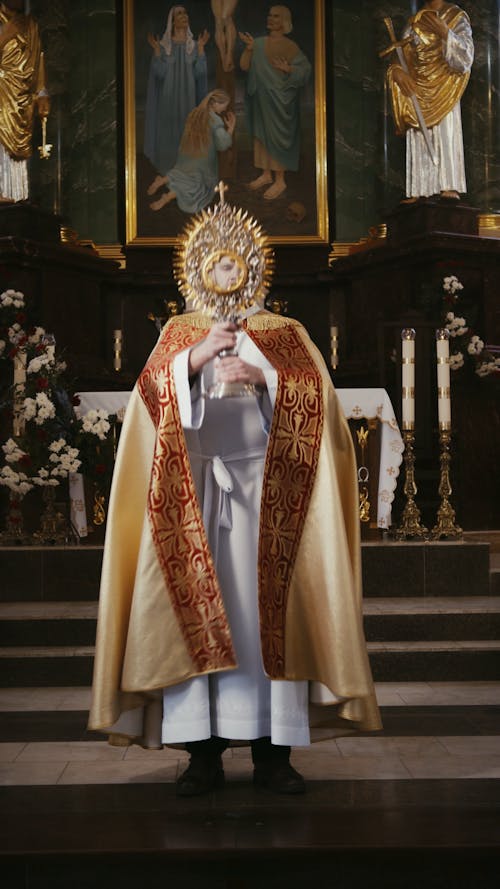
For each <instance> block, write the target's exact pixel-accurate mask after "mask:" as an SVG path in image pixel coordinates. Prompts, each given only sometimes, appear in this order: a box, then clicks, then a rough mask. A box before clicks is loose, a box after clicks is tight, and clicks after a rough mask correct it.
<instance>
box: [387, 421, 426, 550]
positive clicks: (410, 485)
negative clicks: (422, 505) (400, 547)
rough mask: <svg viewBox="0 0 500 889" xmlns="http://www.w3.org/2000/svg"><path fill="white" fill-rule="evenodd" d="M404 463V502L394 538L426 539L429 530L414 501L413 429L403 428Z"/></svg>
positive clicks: (415, 490) (415, 491) (415, 488)
mask: <svg viewBox="0 0 500 889" xmlns="http://www.w3.org/2000/svg"><path fill="white" fill-rule="evenodd" d="M403 441H404V445H405V449H404V454H403V457H404V464H405V484H404V489H403V490H404V493H405V496H406V504H405V508H404V510H403V515H402V516H401V523H400V524H399V526H398V527H397V528H395V530H394V531H393V532H392V534H393V536H394V537H395V538H396V540H406V539H408V538H409V537H419V538H423V539H427V537H428V536H429V532H428V530H427V528H426V527H425V526H424V525H422V524H421V522H420V510H419V508H418V506H417V504H416V503H415V495H416V493H417V486H416V484H415V455H414V452H413V444H414V441H415V434H414V432H413V429H404V428H403Z"/></svg>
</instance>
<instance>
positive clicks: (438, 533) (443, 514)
mask: <svg viewBox="0 0 500 889" xmlns="http://www.w3.org/2000/svg"><path fill="white" fill-rule="evenodd" d="M450 442H451V431H450V429H447V428H445V427H444V426H443V427H442V428H441V429H440V430H439V444H440V458H439V462H440V468H441V476H440V481H439V494H440V496H441V505H440V507H439V509H438V512H437V520H436V524H435V525H434V528H433V529H432V532H431V536H432V537H433V538H434V539H435V540H438V539H439V538H440V537H453V538H457V537H462V535H463V531H462V529H461V528H460V526H459V525H457V524H456V523H455V510H454V509H453V507H452V505H451V503H450V501H449V499H448V498H449V497H450V495H451V483H450V462H451V455H450Z"/></svg>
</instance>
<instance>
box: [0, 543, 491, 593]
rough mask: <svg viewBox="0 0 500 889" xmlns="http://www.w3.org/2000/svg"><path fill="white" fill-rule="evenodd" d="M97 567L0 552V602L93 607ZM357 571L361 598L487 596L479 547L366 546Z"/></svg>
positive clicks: (59, 557)
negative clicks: (360, 574) (86, 604)
mask: <svg viewBox="0 0 500 889" xmlns="http://www.w3.org/2000/svg"><path fill="white" fill-rule="evenodd" d="M101 563H102V546H63V547H61V546H48V547H32V546H31V547H23V546H18V547H1V548H0V576H1V577H2V586H1V589H0V601H3V602H11V601H40V602H43V601H46V602H50V601H55V600H59V601H68V600H72V601H84V600H85V601H91V600H94V601H95V600H97V598H98V595H99V580H100V572H101ZM499 567H500V566H499ZM362 568H363V589H364V595H365V597H366V598H372V597H373V598H377V597H380V596H385V597H386V596H390V597H400V598H405V597H407V596H410V597H417V596H423V597H429V596H449V595H453V596H488V595H490V544H489V543H487V542H484V541H479V540H478V541H472V542H470V541H459V542H454V541H436V542H433V543H417V542H410V543H397V542H394V541H391V540H381V541H376V542H373V543H372V542H367V543H363V545H362Z"/></svg>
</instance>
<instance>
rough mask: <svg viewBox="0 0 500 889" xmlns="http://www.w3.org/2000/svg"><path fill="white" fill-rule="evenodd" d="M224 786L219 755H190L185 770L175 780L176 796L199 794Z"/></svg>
mask: <svg viewBox="0 0 500 889" xmlns="http://www.w3.org/2000/svg"><path fill="white" fill-rule="evenodd" d="M223 786H224V769H223V768H222V760H221V758H220V756H192V757H191V761H190V763H189V765H188V767H187V769H186V771H185V772H183V773H182V775H181V776H180V778H178V780H177V786H176V792H177V796H200V795H201V794H202V793H210V791H211V790H215V789H216V788H217V787H223Z"/></svg>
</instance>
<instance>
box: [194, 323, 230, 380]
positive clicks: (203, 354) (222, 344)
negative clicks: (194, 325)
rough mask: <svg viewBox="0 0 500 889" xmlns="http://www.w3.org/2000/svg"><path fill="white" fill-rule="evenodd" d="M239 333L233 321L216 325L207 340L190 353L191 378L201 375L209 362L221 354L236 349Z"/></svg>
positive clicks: (211, 329)
mask: <svg viewBox="0 0 500 889" xmlns="http://www.w3.org/2000/svg"><path fill="white" fill-rule="evenodd" d="M237 332H238V328H237V326H236V324H233V323H232V321H220V322H218V323H217V324H214V325H213V326H212V327H211V328H210V330H209V332H208V334H207V335H206V337H205V339H203V340H202V341H201V342H200V343H197V345H196V346H194V347H193V348H192V349H191V352H190V353H189V376H194V375H195V374H197V373H199V372H200V370H201V369H202V367H204V365H205V364H206V363H207V361H211V360H212V358H215V357H216V355H218V354H219V352H222V351H224V350H225V349H227V350H228V351H231V350H232V349H234V347H235V345H236V334H237Z"/></svg>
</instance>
